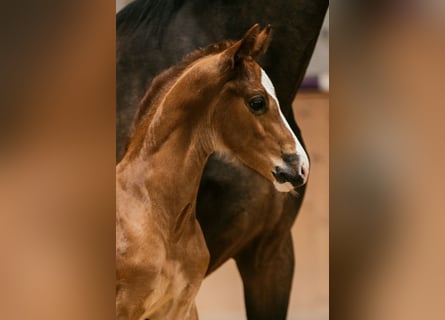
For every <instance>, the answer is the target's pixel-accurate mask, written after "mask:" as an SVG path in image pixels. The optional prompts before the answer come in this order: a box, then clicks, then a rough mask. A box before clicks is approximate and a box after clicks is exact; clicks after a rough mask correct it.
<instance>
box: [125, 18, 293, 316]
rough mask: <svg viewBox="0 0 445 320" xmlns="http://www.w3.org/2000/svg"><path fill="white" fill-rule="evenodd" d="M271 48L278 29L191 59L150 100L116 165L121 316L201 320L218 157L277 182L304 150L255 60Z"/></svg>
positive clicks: (156, 86)
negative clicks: (210, 171)
mask: <svg viewBox="0 0 445 320" xmlns="http://www.w3.org/2000/svg"><path fill="white" fill-rule="evenodd" d="M269 41H270V27H267V28H265V29H264V30H263V31H262V32H259V28H258V26H257V25H256V26H254V27H252V28H251V29H250V30H249V31H248V32H247V33H246V35H245V37H244V38H243V39H241V40H240V41H238V42H236V43H233V44H232V43H225V44H223V45H221V46H220V47H218V48H216V47H215V50H213V51H212V50H207V51H202V52H201V53H200V54H196V56H193V54H192V56H191V57H192V58H190V57H189V58H188V60H187V59H186V60H185V63H183V64H182V65H181V67H178V66H177V67H176V68H175V67H173V68H172V69H170V70H168V71H166V72H164V73H163V74H161V76H160V77H159V78H157V79H155V80H154V82H153V86H152V88H151V89H150V90H149V91H148V92H147V95H146V96H145V98H144V99H143V100H142V102H141V106H140V109H139V112H138V115H137V118H136V121H135V126H134V129H133V136H132V139H131V142H130V144H129V146H128V149H127V153H126V155H125V156H124V158H123V160H122V161H121V162H120V163H119V164H118V166H117V168H116V200H117V212H116V270H117V289H116V290H117V292H116V312H117V318H118V319H131V320H141V319H150V320H161V319H162V320H182V319H184V320H187V319H197V318H198V316H197V311H196V308H195V305H194V299H195V296H196V294H197V292H198V290H199V287H200V285H201V282H202V280H203V278H204V276H205V273H206V270H207V266H208V262H209V252H208V250H207V246H206V243H205V241H204V237H203V234H202V231H201V228H200V226H199V224H198V222H197V220H196V216H195V208H196V196H197V192H198V187H199V182H200V179H201V174H202V172H203V170H204V166H205V164H206V161H207V159H208V157H209V156H210V154H211V153H213V152H215V151H223V152H227V151H230V152H231V153H232V154H233V155H234V156H235V157H237V158H238V159H240V160H241V161H242V162H244V163H245V164H246V165H248V166H249V167H251V168H253V169H254V170H256V171H257V172H258V173H260V174H261V175H263V176H264V177H266V178H267V179H268V180H270V181H271V182H273V181H274V176H273V175H272V171H273V170H274V168H275V162H274V161H275V159H279V158H280V156H282V155H283V154H287V153H295V152H296V146H295V143H294V140H293V138H292V134H291V132H290V131H289V130H288V129H287V128H286V126H285V124H284V123H283V121H282V119H281V118H280V115H279V111H278V106H277V104H276V103H275V102H274V100H273V99H271V98H270V97H269V96H268V94H267V93H266V91H265V90H264V88H263V87H262V85H261V69H260V67H259V66H258V64H257V63H256V62H255V60H254V58H256V56H257V55H259V54H261V53H264V52H265V51H266V49H267V45H268V43H269ZM258 94H261V95H263V96H265V97H267V101H268V111H267V113H265V114H263V115H260V116H256V115H254V114H253V113H252V112H251V111H250V110H249V108H248V107H247V106H246V101H247V100H248V99H249V98H251V97H252V96H254V95H258ZM147 104H151V107H150V111H149V112H148V113H147V114H146V112H145V111H146V110H147V109H148V108H147Z"/></svg>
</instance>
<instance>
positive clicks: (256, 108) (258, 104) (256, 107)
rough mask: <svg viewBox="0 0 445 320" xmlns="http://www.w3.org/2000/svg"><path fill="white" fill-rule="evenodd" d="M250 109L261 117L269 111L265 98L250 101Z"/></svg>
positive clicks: (257, 97) (254, 98) (255, 98)
mask: <svg viewBox="0 0 445 320" xmlns="http://www.w3.org/2000/svg"><path fill="white" fill-rule="evenodd" d="M249 108H250V109H251V110H252V111H253V113H255V114H257V115H259V114H263V113H264V112H266V110H267V103H266V99H264V97H263V96H255V97H253V98H251V99H250V100H249Z"/></svg>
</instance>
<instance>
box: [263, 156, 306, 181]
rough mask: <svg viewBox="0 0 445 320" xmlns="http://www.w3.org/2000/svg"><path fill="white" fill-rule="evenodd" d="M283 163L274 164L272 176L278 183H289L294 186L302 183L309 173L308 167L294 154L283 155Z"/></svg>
mask: <svg viewBox="0 0 445 320" xmlns="http://www.w3.org/2000/svg"><path fill="white" fill-rule="evenodd" d="M282 159H283V165H280V166H276V167H275V172H272V173H273V176H274V177H275V179H276V180H277V182H278V183H279V184H285V183H287V182H288V183H290V184H291V185H292V186H293V187H294V188H297V187H300V186H302V185H304V184H305V183H306V181H307V178H308V175H309V168H308V166H307V164H306V163H304V162H303V161H302V159H301V157H300V156H298V155H296V154H290V155H287V154H286V155H283V157H282Z"/></svg>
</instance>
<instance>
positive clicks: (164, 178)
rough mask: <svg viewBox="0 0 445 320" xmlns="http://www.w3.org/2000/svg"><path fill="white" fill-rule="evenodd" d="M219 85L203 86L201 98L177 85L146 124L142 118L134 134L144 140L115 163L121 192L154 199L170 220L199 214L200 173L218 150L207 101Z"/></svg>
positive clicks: (156, 205) (142, 199)
mask: <svg viewBox="0 0 445 320" xmlns="http://www.w3.org/2000/svg"><path fill="white" fill-rule="evenodd" d="M218 90H221V84H215V85H214V86H207V87H206V88H201V89H200V90H199V101H198V100H197V99H196V91H193V88H190V87H189V88H187V82H185V83H184V87H182V86H181V85H178V86H176V88H174V90H173V92H171V93H170V96H168V97H166V98H164V99H163V100H162V101H161V103H160V105H159V106H158V108H157V109H156V110H154V111H153V114H152V116H151V118H149V119H147V122H148V123H146V124H145V125H144V124H142V123H141V125H140V126H139V128H138V129H137V130H139V131H138V132H136V133H135V136H138V135H139V137H143V139H141V141H143V142H142V143H140V144H139V145H138V144H137V143H136V145H137V150H136V151H135V152H131V149H129V152H128V153H127V155H126V156H125V157H124V159H123V160H122V161H121V162H120V163H119V165H118V167H117V183H118V184H119V185H122V188H120V190H121V191H120V192H127V193H128V192H132V193H134V194H133V195H132V197H133V198H134V200H136V201H139V202H140V203H147V202H148V203H150V204H151V206H152V211H154V210H155V211H157V212H161V214H162V215H163V216H164V217H165V218H167V219H169V221H170V222H169V223H170V224H177V223H178V219H179V220H181V219H182V218H178V216H180V215H183V214H184V212H185V211H187V212H190V213H191V215H192V217H193V218H194V217H195V206H196V197H197V194H198V188H199V183H200V180H201V176H202V172H203V171H204V166H205V164H206V162H207V159H208V157H209V156H210V154H211V153H212V152H213V151H215V145H214V140H215V139H214V135H213V131H212V128H211V125H210V115H209V111H208V110H209V109H210V108H209V107H208V106H209V104H210V103H211V101H212V98H213V97H214V96H215V94H217V92H218ZM175 91H176V92H175ZM181 92H188V94H189V96H188V97H184V96H183V95H184V94H183V95H182V96H181V94H180V93H181ZM175 97H176V99H175ZM179 98H181V99H179ZM132 147H133V148H134V145H133V146H132V145H131V144H130V148H132ZM124 189H125V190H127V191H125V190H124ZM128 190H130V191H128ZM131 190H139V191H137V192H133V191H131ZM135 197H136V198H135ZM153 206H155V208H153Z"/></svg>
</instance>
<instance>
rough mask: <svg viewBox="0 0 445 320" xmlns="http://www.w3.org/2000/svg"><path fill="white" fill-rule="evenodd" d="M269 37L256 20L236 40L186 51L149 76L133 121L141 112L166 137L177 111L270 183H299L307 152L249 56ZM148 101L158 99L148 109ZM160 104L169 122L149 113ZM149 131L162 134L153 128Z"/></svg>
mask: <svg viewBox="0 0 445 320" xmlns="http://www.w3.org/2000/svg"><path fill="white" fill-rule="evenodd" d="M270 40H271V34H270V26H267V27H266V28H265V29H263V30H262V31H261V32H260V30H259V26H258V25H255V26H253V27H252V28H251V29H250V30H249V31H247V33H246V34H245V35H244V37H243V38H242V39H241V40H239V41H237V42H228V41H225V42H221V43H218V44H215V45H212V46H210V47H208V48H207V49H204V50H200V51H199V50H198V51H196V52H194V53H192V54H191V55H189V56H188V57H186V58H185V59H184V61H183V62H182V63H181V64H179V65H177V66H176V67H173V68H171V69H169V70H167V71H165V72H164V73H163V74H161V75H160V76H158V77H157V78H156V79H155V80H154V81H153V84H152V86H151V88H150V90H149V91H148V92H147V94H146V96H145V98H144V99H143V101H142V103H141V105H140V107H139V110H138V114H137V115H136V121H135V126H137V125H138V123H140V122H143V121H142V119H144V117H145V115H146V114H147V116H146V117H145V118H146V119H149V120H150V119H151V120H150V121H151V123H152V124H153V123H154V125H153V127H156V124H158V127H159V126H162V127H163V129H164V130H165V131H166V133H165V134H164V136H165V137H168V136H169V135H168V134H167V131H168V130H170V129H169V128H167V126H169V125H170V127H171V130H173V128H174V127H175V126H177V125H178V121H176V122H175V121H173V120H174V119H182V120H181V121H182V122H181V125H182V126H187V127H188V128H190V131H199V132H200V141H201V144H202V145H205V146H206V147H207V148H208V150H210V151H222V152H224V151H226V152H227V151H228V152H230V153H231V154H233V155H234V156H235V157H236V158H238V159H239V160H241V161H242V162H243V163H244V164H246V165H247V166H248V167H250V168H252V169H254V170H255V171H257V172H258V173H259V174H261V175H262V176H264V177H265V178H267V179H268V180H269V181H271V182H272V183H274V185H275V187H276V189H277V190H279V191H282V192H288V191H291V190H293V189H294V188H295V187H298V186H301V185H303V184H304V183H306V180H307V177H308V173H309V161H308V157H307V155H306V152H305V151H304V149H303V147H302V146H301V144H300V143H299V141H298V140H297V138H296V137H295V135H294V133H293V132H292V130H291V129H290V127H289V125H288V123H287V121H286V119H285V118H284V116H283V114H282V113H281V111H280V107H279V103H278V100H277V97H276V96H275V90H274V86H273V85H272V82H271V80H270V79H269V77H268V76H267V74H266V73H265V72H264V70H262V69H261V67H260V66H259V65H258V63H257V62H256V59H257V58H258V57H259V56H261V55H262V54H264V53H265V52H266V50H267V48H268V46H269V43H270ZM150 105H157V106H158V107H151V108H152V110H150V112H147V108H148V107H149V106H150ZM167 106H168V107H167ZM164 108H165V109H167V108H168V119H169V121H168V123H167V121H161V120H159V121H156V120H155V119H157V117H158V118H159V119H160V116H159V115H161V114H162V112H157V110H156V109H160V110H163V109H164ZM165 114H167V110H165ZM166 117H167V116H166ZM136 136H137V134H136ZM156 138H157V141H158V142H159V143H161V142H162V141H163V140H162V138H161V137H160V136H159V134H158V135H157V137H156ZM135 141H136V140H135Z"/></svg>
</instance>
